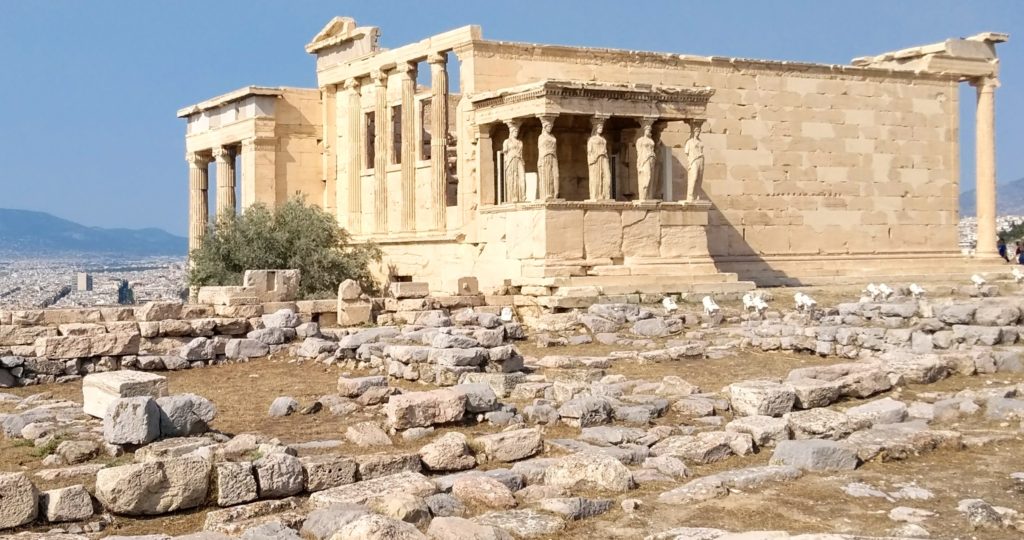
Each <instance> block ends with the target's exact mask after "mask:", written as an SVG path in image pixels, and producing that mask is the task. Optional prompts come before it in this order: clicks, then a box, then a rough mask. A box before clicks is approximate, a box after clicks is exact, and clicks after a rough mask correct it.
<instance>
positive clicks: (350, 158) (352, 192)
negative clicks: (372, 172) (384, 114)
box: [338, 79, 363, 234]
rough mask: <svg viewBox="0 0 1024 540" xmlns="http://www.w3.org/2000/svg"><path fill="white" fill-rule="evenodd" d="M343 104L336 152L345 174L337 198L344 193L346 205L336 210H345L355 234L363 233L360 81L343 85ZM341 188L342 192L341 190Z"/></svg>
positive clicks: (350, 228)
mask: <svg viewBox="0 0 1024 540" xmlns="http://www.w3.org/2000/svg"><path fill="white" fill-rule="evenodd" d="M342 100H343V101H340V102H339V103H340V104H343V106H344V107H345V127H344V130H345V131H344V132H343V134H342V137H343V138H342V142H341V144H342V145H343V146H342V147H341V148H339V150H340V151H339V155H344V156H345V157H344V158H343V159H342V161H341V163H342V164H343V166H344V173H343V175H342V174H339V176H338V186H339V189H338V194H339V199H341V197H340V195H341V194H342V193H344V195H345V197H346V199H347V204H346V206H344V207H343V206H341V201H340V200H339V203H338V210H339V212H340V211H341V210H342V208H347V210H348V216H347V223H348V230H349V231H351V232H353V233H356V234H358V233H360V232H362V222H363V183H362V175H361V172H362V151H361V148H362V145H361V144H360V133H359V131H360V126H361V125H362V120H363V119H362V112H363V111H362V104H361V103H360V97H359V81H357V80H356V79H349V80H347V81H345V90H344V94H343V97H342ZM343 178H344V179H343ZM343 182H344V183H343ZM342 185H344V186H345V188H341V186H342Z"/></svg>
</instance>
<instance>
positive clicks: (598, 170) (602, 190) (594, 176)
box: [587, 117, 612, 201]
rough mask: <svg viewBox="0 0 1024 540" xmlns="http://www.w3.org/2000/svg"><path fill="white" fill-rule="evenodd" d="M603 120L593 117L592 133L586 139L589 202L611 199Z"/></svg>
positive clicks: (610, 181)
mask: <svg viewBox="0 0 1024 540" xmlns="http://www.w3.org/2000/svg"><path fill="white" fill-rule="evenodd" d="M604 121H605V119H604V118H601V117H594V119H593V120H592V121H591V125H592V126H593V131H592V132H591V135H590V138H589V139H587V166H588V172H589V181H590V200H593V201H606V200H610V199H611V198H612V169H611V166H610V165H609V161H608V141H606V140H605V139H604V136H603V135H601V134H602V133H603V132H604Z"/></svg>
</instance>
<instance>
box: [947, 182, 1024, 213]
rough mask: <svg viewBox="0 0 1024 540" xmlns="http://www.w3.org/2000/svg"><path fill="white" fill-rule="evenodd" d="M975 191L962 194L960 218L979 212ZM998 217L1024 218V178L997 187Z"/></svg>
mask: <svg viewBox="0 0 1024 540" xmlns="http://www.w3.org/2000/svg"><path fill="white" fill-rule="evenodd" d="M976 203H977V201H976V200H975V192H974V190H973V189H972V190H970V191H965V192H963V193H961V194H960V217H967V216H974V215H975V213H976V212H977V208H976V206H975V204H976ZM996 215H1000V216H1024V178H1021V179H1019V180H1014V181H1013V182H1006V183H1002V184H999V185H997V186H996Z"/></svg>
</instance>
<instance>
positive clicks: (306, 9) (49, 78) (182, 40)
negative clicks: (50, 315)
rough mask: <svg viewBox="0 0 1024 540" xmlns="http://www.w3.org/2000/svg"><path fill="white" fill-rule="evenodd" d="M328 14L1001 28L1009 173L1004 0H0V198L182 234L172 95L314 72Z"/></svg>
mask: <svg viewBox="0 0 1024 540" xmlns="http://www.w3.org/2000/svg"><path fill="white" fill-rule="evenodd" d="M335 15H347V16H351V17H355V18H356V20H357V21H358V22H359V23H360V24H366V25H375V26H379V27H381V29H382V42H383V45H384V46H385V47H394V46H398V45H402V44H404V43H407V42H410V41H416V40H419V39H422V38H424V37H426V36H429V35H431V34H434V33H438V32H441V31H444V30H448V29H451V28H454V27H457V26H462V25H465V24H479V25H481V26H482V27H483V33H484V37H485V38H488V39H501V40H511V41H527V42H538V43H558V44H566V45H590V46H601V47H614V48H623V49H639V50H652V51H670V52H679V53H689V54H706V55H720V56H742V57H750V58H768V59H781V60H802V61H811V62H824V63H848V62H849V61H850V59H852V58H854V57H856V56H864V55H871V54H877V53H880V52H884V51H889V50H894V49H899V48H903V47H908V46H912V45H919V44H925V43H932V42H936V41H940V40H942V39H945V38H947V37H954V36H967V35H971V34H975V33H977V32H981V31H987V30H992V31H1000V32H1009V33H1010V34H1011V38H1010V42H1009V43H1005V44H1003V45H1001V46H1000V48H999V54H1000V58H1001V62H1002V73H1003V75H1002V77H1001V79H1002V87H1001V88H1000V89H999V90H998V91H997V94H996V114H997V117H996V125H997V135H996V138H997V144H998V150H997V155H998V168H997V170H998V176H999V180H1000V181H1001V182H1005V181H1012V180H1015V179H1018V178H1021V177H1024V152H1022V151H1021V150H1022V147H1024V127H1022V126H1021V124H1022V120H1024V92H1022V91H1021V88H1022V84H1024V31H1022V30H1024V24H1022V23H1024V3H1022V2H1020V1H1019V0H1004V1H978V0H974V1H970V2H968V1H959V2H954V1H950V0H927V1H920V0H903V1H894V0H884V1H879V0H859V1H857V2H840V1H825V0H817V1H809V0H801V1H775V2H766V1H753V0H750V1H730V0H725V1H723V0H714V1H712V0H705V1H701V2H690V1H674V2H669V1H657V0H649V1H646V2H623V1H621V0H613V1H607V0H588V1H554V0H547V1H543V0H539V1H533V0H519V1H515V2H512V1H506V2H501V3H497V2H488V1H480V0H477V1H463V0H443V1H440V2H422V1H403V2H387V1H382V0H378V1H375V2H343V1H333V2H328V1H298V0H292V1H285V0H281V1H278V2H269V1H257V0H249V1H245V2H243V1H212V0H208V1H195V0H179V1H173V2H172V1H170V0H167V1H148V2H138V1H136V2H130V1H128V0H125V1H121V2H113V1H104V0H93V1H89V2H85V1H72V0H38V1H28V0H24V1H21V2H17V1H15V0H0V70H2V73H3V75H2V77H0V104H3V105H4V106H5V110H4V111H3V113H2V117H0V118H2V120H0V207H5V208H25V209H32V210H44V211H47V212H51V213H54V214H56V215H59V216H61V217H65V218H68V219H72V220H75V221H78V222H81V223H83V224H86V225H96V226H104V227H115V226H118V227H148V226H155V227H161V228H164V229H167V230H168V231H171V232H173V233H177V234H184V233H185V232H186V230H187V214H188V202H187V197H188V194H187V191H188V189H187V184H188V182H187V168H186V164H185V161H184V143H183V137H184V124H183V122H182V121H181V120H179V119H177V118H175V111H176V110H177V109H178V108H180V107H182V106H185V105H188V104H191V103H195V102H198V101H201V100H203V99H206V98H209V97H212V96H214V95H217V94H220V93H223V92H226V91H229V90H232V89H235V88H238V87H241V86H245V85H248V84H259V85H268V86H277V85H288V86H309V87H312V86H315V84H316V76H315V71H314V66H313V58H312V57H311V56H309V55H307V54H306V52H305V51H304V50H303V45H305V43H307V42H308V41H309V39H310V38H311V37H312V36H313V35H314V34H316V32H317V31H319V30H320V28H321V27H322V26H323V25H324V24H325V23H326V22H327V21H328V20H330V18H331V17H333V16H335ZM973 100H974V94H973V89H971V88H970V87H967V86H966V85H964V86H963V88H962V94H961V104H962V106H961V110H962V112H963V114H962V116H961V136H962V143H963V144H962V148H961V152H962V167H963V173H962V175H961V179H962V189H965V190H966V189H970V188H971V187H972V186H973V183H974V178H973V176H974V175H973V170H974V158H973V148H974V147H973V126H974V117H973Z"/></svg>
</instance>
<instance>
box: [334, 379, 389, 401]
mask: <svg viewBox="0 0 1024 540" xmlns="http://www.w3.org/2000/svg"><path fill="white" fill-rule="evenodd" d="M387 385H388V378H387V377H384V376H382V375H373V376H369V377H351V378H350V377H338V394H340V395H341V396H342V397H348V398H354V397H359V396H361V395H362V394H363V392H366V391H367V390H369V389H370V388H373V387H375V386H387Z"/></svg>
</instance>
